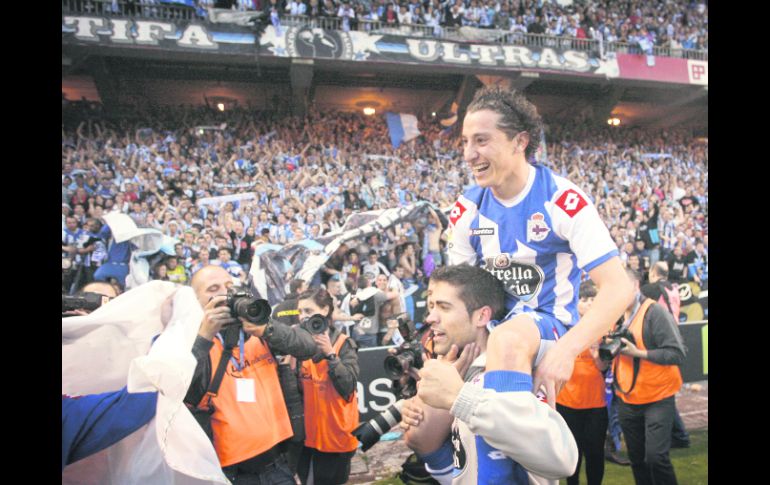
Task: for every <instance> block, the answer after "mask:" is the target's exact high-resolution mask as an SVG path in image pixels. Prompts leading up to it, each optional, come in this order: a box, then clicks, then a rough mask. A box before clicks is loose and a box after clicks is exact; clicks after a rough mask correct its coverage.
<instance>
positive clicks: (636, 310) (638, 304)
mask: <svg viewBox="0 0 770 485" xmlns="http://www.w3.org/2000/svg"><path fill="white" fill-rule="evenodd" d="M641 296H642V295H641V293H637V294H636V302H635V303H634V309H633V311H632V312H631V316H630V317H629V318H628V319H626V321H625V322H623V326H622V327H621V328H622V329H627V328H628V327H630V326H631V322H633V321H634V318H636V314H637V313H639V308H640V307H641V306H642V298H641Z"/></svg>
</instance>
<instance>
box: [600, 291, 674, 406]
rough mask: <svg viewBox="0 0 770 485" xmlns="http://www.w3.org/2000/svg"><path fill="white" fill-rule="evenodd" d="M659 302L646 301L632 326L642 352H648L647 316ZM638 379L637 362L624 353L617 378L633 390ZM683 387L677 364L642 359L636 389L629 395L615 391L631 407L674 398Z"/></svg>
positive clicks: (618, 365)
mask: <svg viewBox="0 0 770 485" xmlns="http://www.w3.org/2000/svg"><path fill="white" fill-rule="evenodd" d="M654 303H655V302H654V301H653V300H651V299H649V298H646V299H645V300H644V302H643V303H642V305H641V307H640V308H639V311H638V312H637V313H636V317H634V320H633V321H632V322H631V325H630V326H629V327H628V329H629V331H630V332H631V334H632V335H633V336H634V340H635V341H636V347H637V348H638V349H639V350H647V347H645V346H644V316H645V314H646V313H647V310H648V309H649V308H650V306H651V305H653V304H654ZM633 378H634V359H633V357H628V356H626V355H623V354H620V356H619V357H618V362H617V365H616V366H615V379H616V380H617V384H618V385H619V386H620V388H621V389H622V390H627V389H628V388H629V387H631V382H632V381H633ZM680 387H682V374H681V373H680V372H679V367H678V366H676V365H660V364H655V363H654V362H650V361H649V360H647V359H639V375H638V376H637V378H636V386H634V388H633V389H632V390H631V392H629V393H628V394H625V393H623V392H621V391H619V390H617V389H616V390H615V394H617V395H618V396H619V397H620V398H621V399H622V400H623V402H625V403H627V404H649V403H652V402H657V401H660V400H661V399H665V398H667V397H669V396H673V395H674V394H676V393H677V392H678V391H679V388H680Z"/></svg>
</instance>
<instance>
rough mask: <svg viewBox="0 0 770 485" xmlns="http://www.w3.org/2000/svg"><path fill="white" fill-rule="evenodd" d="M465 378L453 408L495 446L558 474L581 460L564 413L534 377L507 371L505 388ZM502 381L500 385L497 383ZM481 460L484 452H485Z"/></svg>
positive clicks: (546, 473)
mask: <svg viewBox="0 0 770 485" xmlns="http://www.w3.org/2000/svg"><path fill="white" fill-rule="evenodd" d="M495 372H497V373H498V374H499V375H500V376H503V372H501V371H493V372H488V373H486V374H485V376H484V380H485V386H484V388H481V387H478V386H475V385H473V384H472V383H465V384H464V385H463V387H462V389H461V391H460V394H459V395H458V396H457V399H456V400H455V403H454V404H453V406H452V408H451V413H452V414H453V415H454V416H455V417H457V419H460V420H462V421H464V422H465V423H467V424H468V428H469V429H470V430H471V432H473V433H474V434H476V435H477V436H480V437H481V438H483V439H484V440H485V441H486V442H487V443H488V444H489V445H490V446H491V447H493V448H495V449H497V450H499V451H501V452H502V453H503V454H504V455H505V456H508V457H510V458H511V459H513V460H514V461H516V462H517V463H519V464H520V465H521V466H523V467H524V468H526V469H527V470H529V471H531V472H532V473H534V474H536V475H539V476H541V477H544V478H549V479H554V480H558V479H560V478H563V477H566V476H570V475H571V474H572V473H573V472H574V471H575V467H576V466H577V460H578V450H577V444H576V442H575V438H574V437H573V436H572V432H571V431H570V429H569V427H568V426H567V423H566V422H565V421H564V418H562V417H561V415H560V414H559V413H558V412H557V411H556V410H554V409H552V408H551V407H550V406H548V404H546V403H543V402H540V400H538V398H537V397H536V396H535V395H534V394H533V393H532V377H531V376H529V375H524V374H522V373H514V372H508V371H506V372H505V374H507V376H503V378H504V379H508V381H507V382H506V383H505V384H506V385H505V387H504V388H505V389H506V390H505V391H497V390H495V389H494V388H488V386H487V381H488V380H491V379H492V377H493V374H494V373H495ZM493 387H498V386H493ZM479 460H480V461H481V457H479Z"/></svg>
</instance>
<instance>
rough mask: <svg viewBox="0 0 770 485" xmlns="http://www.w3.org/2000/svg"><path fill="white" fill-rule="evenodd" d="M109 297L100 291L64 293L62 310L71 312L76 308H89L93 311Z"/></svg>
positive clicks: (88, 309)
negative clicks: (76, 293) (72, 294)
mask: <svg viewBox="0 0 770 485" xmlns="http://www.w3.org/2000/svg"><path fill="white" fill-rule="evenodd" d="M107 300H109V298H108V297H106V296H104V295H101V294H99V293H91V292H85V293H83V294H82V295H75V296H69V295H62V296H61V311H62V313H64V312H69V311H74V310H87V311H89V312H92V311H94V310H96V309H97V308H99V307H100V306H102V305H103V304H104V303H106V301H107Z"/></svg>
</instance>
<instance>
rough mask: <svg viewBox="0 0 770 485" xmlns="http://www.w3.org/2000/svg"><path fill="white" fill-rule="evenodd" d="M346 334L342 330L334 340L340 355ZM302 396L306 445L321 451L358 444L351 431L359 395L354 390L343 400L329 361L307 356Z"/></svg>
mask: <svg viewBox="0 0 770 485" xmlns="http://www.w3.org/2000/svg"><path fill="white" fill-rule="evenodd" d="M347 338H348V336H347V335H345V334H342V335H340V336H339V338H338V339H337V341H336V342H335V343H334V347H333V348H334V353H335V354H337V355H339V352H340V349H341V348H342V344H343V343H344V342H345V339H347ZM300 379H302V390H303V394H304V397H305V446H307V447H308V448H315V449H316V450H318V451H322V452H324V453H344V452H348V451H353V450H355V449H356V448H357V447H358V440H357V439H356V438H355V437H353V435H351V434H350V433H351V431H353V430H354V429H355V428H356V426H358V398H357V394H356V392H355V391H353V395H352V396H351V397H350V400H348V401H346V400H345V399H343V398H342V396H340V395H339V393H338V392H337V390H336V389H335V388H334V384H332V381H331V378H330V377H329V362H328V361H326V360H322V361H321V362H318V363H317V364H316V363H313V361H312V360H306V361H304V362H303V363H302V369H301V372H300Z"/></svg>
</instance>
